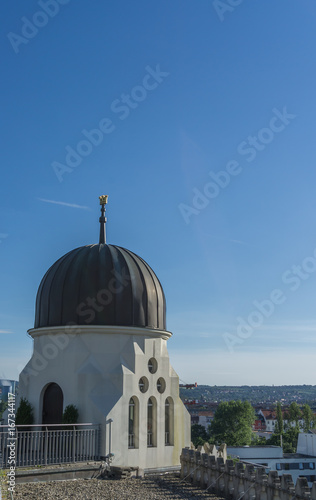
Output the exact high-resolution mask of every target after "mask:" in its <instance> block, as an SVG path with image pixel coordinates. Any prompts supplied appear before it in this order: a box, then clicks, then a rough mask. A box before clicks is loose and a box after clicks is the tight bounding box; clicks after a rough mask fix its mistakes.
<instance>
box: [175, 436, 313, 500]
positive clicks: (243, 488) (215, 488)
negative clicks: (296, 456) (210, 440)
mask: <svg viewBox="0 0 316 500" xmlns="http://www.w3.org/2000/svg"><path fill="white" fill-rule="evenodd" d="M180 460H181V479H182V480H186V481H191V482H192V483H193V484H195V485H199V486H200V487H201V488H204V489H207V490H209V491H210V493H215V494H216V495H218V496H222V497H224V498H226V499H230V500H241V499H242V500H294V499H295V500H297V499H299V500H300V499H301V500H316V482H314V483H313V487H312V488H309V486H308V482H307V479H306V478H305V477H301V478H298V479H297V481H296V484H294V482H293V479H292V476H291V474H283V475H281V476H279V475H278V472H277V471H270V472H269V474H266V472H265V468H264V467H259V468H258V467H256V466H255V465H252V464H249V465H244V464H243V463H242V462H237V463H235V464H234V461H233V460H228V459H227V455H226V447H225V445H223V446H222V447H220V448H219V449H217V448H216V447H215V446H212V445H207V444H205V445H204V447H199V449H198V450H194V449H191V450H190V449H188V448H184V449H183V450H182V453H181V457H180Z"/></svg>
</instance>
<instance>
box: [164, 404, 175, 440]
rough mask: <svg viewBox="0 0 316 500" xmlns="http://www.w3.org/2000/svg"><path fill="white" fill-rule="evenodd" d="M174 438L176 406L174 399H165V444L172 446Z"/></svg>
mask: <svg viewBox="0 0 316 500" xmlns="http://www.w3.org/2000/svg"><path fill="white" fill-rule="evenodd" d="M173 439H174V407H173V399H172V398H167V399H166V401H165V445H166V446H172V445H173Z"/></svg>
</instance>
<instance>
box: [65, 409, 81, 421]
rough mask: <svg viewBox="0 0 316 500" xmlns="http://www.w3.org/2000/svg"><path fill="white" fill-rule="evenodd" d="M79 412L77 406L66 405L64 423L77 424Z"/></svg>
mask: <svg viewBox="0 0 316 500" xmlns="http://www.w3.org/2000/svg"><path fill="white" fill-rule="evenodd" d="M78 417H79V412H78V409H77V407H76V406H74V405H68V406H66V408H65V410H64V413H63V424H76V423H77V422H78Z"/></svg>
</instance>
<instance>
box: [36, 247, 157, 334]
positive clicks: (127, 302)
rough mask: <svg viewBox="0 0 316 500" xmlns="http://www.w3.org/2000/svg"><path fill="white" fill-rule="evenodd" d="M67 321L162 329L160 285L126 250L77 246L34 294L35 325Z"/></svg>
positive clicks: (144, 264)
mask: <svg viewBox="0 0 316 500" xmlns="http://www.w3.org/2000/svg"><path fill="white" fill-rule="evenodd" d="M68 324H77V325H113V326H138V327H149V328H158V329H161V330H166V301H165V296H164V292H163V289H162V286H161V284H160V282H159V280H158V278H157V276H156V275H155V273H154V271H153V270H152V269H151V268H150V267H149V265H148V264H147V263H146V262H145V261H144V260H143V259H141V257H139V256H138V255H136V254H134V253H133V252H130V251H129V250H126V249H125V248H121V247H118V246H115V245H107V244H98V245H88V246H84V247H80V248H76V249H75V250H72V251H71V252H69V253H67V254H66V255H64V257H61V258H60V259H59V260H58V261H57V262H55V264H53V265H52V267H51V268H50V269H49V270H48V271H47V273H46V274H45V276H44V278H43V279H42V281H41V284H40V286H39V289H38V292H37V298H36V313H35V325H34V326H35V328H42V327H47V326H65V325H68Z"/></svg>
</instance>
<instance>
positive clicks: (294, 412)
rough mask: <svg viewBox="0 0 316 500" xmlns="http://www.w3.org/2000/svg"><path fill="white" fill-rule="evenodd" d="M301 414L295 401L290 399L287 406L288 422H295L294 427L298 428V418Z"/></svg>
mask: <svg viewBox="0 0 316 500" xmlns="http://www.w3.org/2000/svg"><path fill="white" fill-rule="evenodd" d="M301 416H302V412H301V410H300V407H299V406H298V404H297V403H296V401H292V403H291V404H290V407H289V421H290V422H295V427H298V428H299V423H298V421H299V419H300V418H301Z"/></svg>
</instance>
